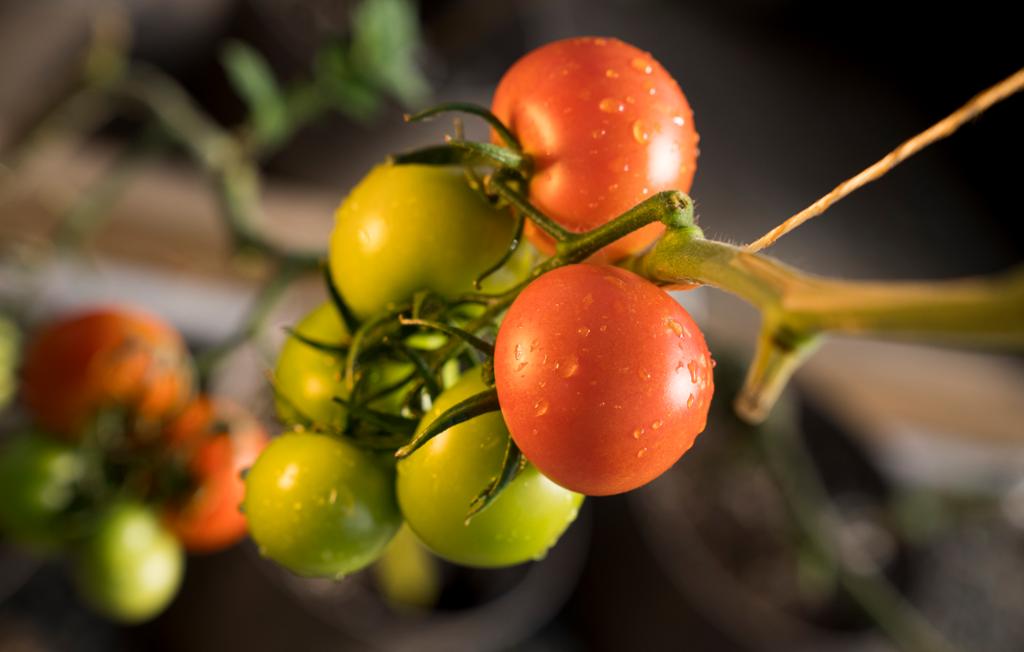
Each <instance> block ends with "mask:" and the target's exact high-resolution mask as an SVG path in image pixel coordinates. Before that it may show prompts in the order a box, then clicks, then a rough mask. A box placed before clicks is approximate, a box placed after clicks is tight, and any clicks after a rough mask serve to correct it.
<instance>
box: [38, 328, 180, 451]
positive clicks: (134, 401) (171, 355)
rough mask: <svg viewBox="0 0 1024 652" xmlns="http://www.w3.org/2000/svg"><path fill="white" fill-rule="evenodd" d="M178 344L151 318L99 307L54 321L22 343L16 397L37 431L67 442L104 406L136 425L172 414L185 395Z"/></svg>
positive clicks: (177, 339) (171, 331)
mask: <svg viewBox="0 0 1024 652" xmlns="http://www.w3.org/2000/svg"><path fill="white" fill-rule="evenodd" d="M192 387H193V372H192V365H191V362H190V358H189V354H188V351H187V350H186V348H185V343H184V341H183V340H182V338H181V335H180V334H178V332H177V331H175V330H174V329H173V328H172V327H171V326H170V325H168V324H166V323H165V322H163V321H162V320H161V319H159V318H157V317H154V316H152V315H149V314H146V313H141V312H137V311H135V310H126V309H121V308H102V309H96V310H91V311H89V312H85V313H80V314H77V315H74V316H72V317H67V318H64V319H61V320H59V321H57V322H55V323H52V324H50V325H49V326H46V327H45V328H43V329H42V330H40V331H39V332H38V333H37V334H36V335H35V337H34V338H33V339H32V340H31V341H30V343H29V345H28V349H27V351H26V354H25V361H24V365H23V367H22V398H23V400H24V402H25V405H26V406H27V407H28V409H29V411H30V412H31V413H32V415H33V416H34V417H35V419H36V421H37V422H38V423H39V425H41V426H42V427H43V428H45V429H47V430H50V431H53V432H55V433H58V434H61V435H64V436H65V437H68V438H71V439H77V438H79V437H81V435H82V430H83V428H84V427H86V426H87V425H88V423H89V421H90V420H91V419H92V418H94V417H95V416H96V414H97V413H98V412H99V411H100V410H102V409H105V408H124V409H127V410H128V411H129V413H130V415H131V416H132V417H133V418H135V419H136V420H137V421H138V422H142V423H154V422H157V421H159V420H161V419H163V418H166V417H168V416H171V415H173V414H175V413H176V412H178V411H179V410H180V409H181V408H182V407H183V406H184V405H185V403H186V402H187V401H188V399H189V397H190V396H191V393H192Z"/></svg>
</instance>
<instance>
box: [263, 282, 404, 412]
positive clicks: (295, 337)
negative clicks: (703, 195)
mask: <svg viewBox="0 0 1024 652" xmlns="http://www.w3.org/2000/svg"><path fill="white" fill-rule="evenodd" d="M350 340H351V336H350V334H349V332H348V329H347V328H346V327H345V324H344V322H343V321H342V320H341V317H340V316H339V315H338V311H337V309H335V307H334V305H333V304H332V303H331V302H329V301H328V302H325V303H323V304H321V305H320V306H319V307H317V308H315V309H314V310H313V311H312V312H310V313H309V314H308V315H306V316H305V317H304V318H303V319H302V321H300V322H299V324H298V325H297V326H296V327H295V330H294V333H293V334H292V335H290V336H289V337H288V339H287V340H286V341H285V343H284V346H282V347H281V353H280V354H279V355H278V358H277V366H276V368H275V370H274V384H275V391H276V394H277V396H276V400H275V403H276V405H277V415H278V417H279V418H280V419H281V421H283V422H284V423H286V424H304V423H305V421H307V420H310V421H312V424H307V425H311V426H312V427H313V428H314V429H319V428H323V429H326V430H329V431H330V430H333V431H340V430H344V429H345V426H346V424H347V422H348V419H347V410H346V409H345V406H344V405H342V404H341V403H338V402H337V401H335V400H334V399H335V398H336V397H337V398H342V399H346V398H348V396H349V390H348V387H346V385H345V383H344V378H343V375H344V368H345V355H344V351H343V348H344V347H345V346H347V345H348V344H349V342H350ZM321 345H323V346H321ZM411 371H412V365H410V364H408V363H406V362H399V361H397V360H393V359H388V358H382V359H380V360H377V361H375V362H374V363H373V364H370V365H364V367H363V369H362V370H361V372H362V374H363V375H365V376H366V378H365V387H366V390H367V391H369V392H372V391H374V390H378V389H383V388H385V387H387V386H390V385H393V384H395V383H398V382H400V381H401V379H402V378H404V377H406V376H408V375H409V373H410V372H411ZM401 398H402V395H401V392H400V390H396V391H394V392H391V393H388V394H385V395H384V396H382V397H380V398H378V399H376V400H374V401H370V403H369V404H368V406H369V407H372V408H375V409H380V410H384V411H388V412H394V411H397V410H398V408H399V406H400V403H401Z"/></svg>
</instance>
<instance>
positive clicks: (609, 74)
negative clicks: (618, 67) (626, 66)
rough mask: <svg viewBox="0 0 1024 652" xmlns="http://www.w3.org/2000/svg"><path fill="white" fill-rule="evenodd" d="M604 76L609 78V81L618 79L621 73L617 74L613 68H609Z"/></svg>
mask: <svg viewBox="0 0 1024 652" xmlns="http://www.w3.org/2000/svg"><path fill="white" fill-rule="evenodd" d="M604 76H605V77H607V78H608V79H618V78H619V73H618V72H616V71H615V70H614V69H613V68H609V69H608V70H605V71H604Z"/></svg>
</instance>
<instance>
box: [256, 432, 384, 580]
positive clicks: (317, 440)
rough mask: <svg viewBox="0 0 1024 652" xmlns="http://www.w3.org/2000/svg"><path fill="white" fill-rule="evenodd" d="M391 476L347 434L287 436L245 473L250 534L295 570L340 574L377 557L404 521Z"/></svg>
mask: <svg viewBox="0 0 1024 652" xmlns="http://www.w3.org/2000/svg"><path fill="white" fill-rule="evenodd" d="M394 477H395V476H394V471H392V470H391V469H388V468H386V466H385V465H383V464H381V463H380V462H379V461H378V460H377V459H376V457H375V456H374V455H373V454H372V453H368V452H365V451H363V450H362V449H360V448H357V447H356V446H355V445H353V444H351V443H349V442H347V441H344V440H342V439H337V438H334V437H329V436H327V435H319V434H309V433H289V434H286V435H283V436H281V437H278V438H277V439H275V440H274V441H272V442H271V443H270V446H268V447H267V448H266V449H265V450H264V451H263V453H262V454H261V455H260V457H259V459H258V460H256V463H255V464H254V465H253V467H252V469H250V470H249V473H248V475H247V476H246V479H245V487H246V492H245V514H246V518H247V520H248V522H249V532H250V534H251V535H252V538H253V539H254V540H255V541H256V544H257V545H258V546H259V549H260V553H261V554H262V555H264V556H266V557H269V558H270V559H273V560H274V561H276V562H278V563H279V564H281V565H283V566H285V567H286V568H288V569H289V570H291V571H292V572H294V573H297V574H299V575H305V576H316V577H342V576H344V575H347V574H348V573H352V572H354V571H357V570H359V569H361V568H363V567H364V566H366V565H368V564H370V563H371V562H373V561H374V560H376V559H377V558H378V557H379V556H380V555H381V553H382V552H383V551H384V548H385V547H386V546H387V544H388V542H389V541H390V540H391V538H392V537H393V536H394V535H395V532H397V531H398V527H399V526H400V525H401V524H402V517H401V514H399V512H398V506H397V505H396V504H395V487H394Z"/></svg>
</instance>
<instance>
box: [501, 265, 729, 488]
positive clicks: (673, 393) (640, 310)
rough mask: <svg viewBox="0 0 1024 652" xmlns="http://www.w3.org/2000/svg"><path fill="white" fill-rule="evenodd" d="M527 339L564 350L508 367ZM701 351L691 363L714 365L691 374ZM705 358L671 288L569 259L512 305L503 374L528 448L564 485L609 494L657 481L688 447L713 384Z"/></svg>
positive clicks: (510, 416)
mask: <svg viewBox="0 0 1024 652" xmlns="http://www.w3.org/2000/svg"><path fill="white" fill-rule="evenodd" d="M586 297H590V300H589V301H587V300H585V298H586ZM555 305H558V306H559V309H557V310H555V309H552V307H553V306H555ZM673 322H674V323H676V324H677V326H678V328H674V327H673V326H672V325H671V324H672V323H673ZM598 323H600V324H601V326H600V327H598V328H593V326H595V325H597V324H598ZM584 326H585V327H586V329H587V332H588V335H587V337H586V339H584V338H582V337H581V336H580V329H581V328H582V327H584ZM684 329H685V330H684ZM686 331H689V333H690V334H691V335H687V334H686ZM531 341H536V345H535V346H536V348H537V352H536V355H538V356H540V351H541V350H543V351H552V352H556V353H553V355H552V356H551V357H550V359H549V360H548V362H547V363H546V364H537V365H531V372H530V373H529V374H527V375H526V376H525V377H523V376H521V375H519V374H515V373H511V372H512V370H513V369H514V364H515V363H514V353H513V352H514V349H515V346H516V345H519V346H523V345H524V343H526V342H531ZM584 343H585V344H586V347H583V346H582V345H583V344H584ZM680 346H683V347H684V348H682V349H681V348H680ZM681 355H682V356H683V361H682V364H683V366H682V371H681V373H680V372H679V370H678V369H677V365H678V364H680V356H681ZM541 359H542V358H541V357H538V358H537V362H538V363H540V362H541ZM698 359H700V360H704V366H703V367H701V366H700V363H699V362H696V363H694V368H695V369H699V370H701V372H703V371H704V370H706V371H707V374H706V376H705V375H704V374H703V373H701V374H699V375H698V379H697V382H693V381H692V378H691V374H690V371H689V370H688V369H687V368H686V366H685V364H686V363H688V362H692V361H694V360H698ZM708 359H709V356H708V354H707V349H706V345H705V344H704V341H703V337H701V336H700V334H699V330H697V329H696V326H695V325H694V324H693V322H692V320H691V318H690V317H689V315H687V314H686V312H685V310H683V309H682V307H680V306H679V305H678V304H677V303H676V302H675V301H674V300H673V299H672V298H671V297H670V296H668V295H667V294H666V293H665V292H663V291H662V290H660V289H659V288H657V287H656V286H654V285H653V284H650V283H649V282H647V281H646V280H644V279H641V278H640V277H637V276H635V275H634V274H632V273H631V272H627V271H625V270H618V269H614V268H607V267H599V266H594V265H572V266H568V267H565V268H560V269H559V270H554V271H553V272H549V273H547V274H545V275H543V276H541V277H540V278H539V279H538V280H536V281H534V283H533V284H531V285H530V286H529V287H527V289H526V290H524V292H523V293H522V294H521V295H520V297H519V298H518V299H517V300H516V302H515V303H514V304H513V306H512V307H511V308H510V309H509V312H508V314H507V315H506V317H505V320H504V322H503V324H502V326H501V328H500V330H499V333H498V338H497V341H496V352H495V380H496V384H497V389H498V396H499V400H500V402H501V406H502V413H503V416H504V417H505V421H506V424H507V425H508V427H509V429H510V431H511V433H512V436H513V438H514V439H515V440H516V442H517V443H518V444H519V446H520V448H521V450H522V451H523V453H524V455H525V456H526V457H527V459H529V460H530V461H532V462H533V463H534V464H535V465H536V466H537V467H538V468H539V469H540V470H541V471H542V472H543V473H545V474H546V475H548V476H549V477H550V478H552V479H553V480H554V481H555V482H557V483H559V484H561V485H563V486H565V487H568V488H571V489H574V490H576V491H580V492H582V493H588V494H591V495H606V494H611V493H620V492H622V491H628V490H630V489H633V488H635V487H638V486H640V485H642V484H645V483H646V482H649V481H650V480H652V479H653V478H654V477H657V475H660V473H662V472H663V471H664V470H666V469H667V468H668V467H669V466H671V465H672V464H673V463H674V462H675V461H676V460H677V459H678V457H679V456H681V455H682V454H683V453H684V452H685V451H686V450H688V449H689V448H690V446H691V445H692V442H693V439H694V438H695V437H696V436H697V434H699V432H700V431H701V430H702V429H703V423H704V420H705V418H706V414H705V413H706V409H705V406H706V405H707V400H705V398H707V399H710V395H711V391H712V386H711V382H710V380H711V378H710V363H709V362H708ZM568 370H572V373H571V374H569V373H568ZM580 397H585V398H584V399H582V400H581V398H580ZM698 398H699V399H700V402H698V400H697V399H698ZM638 440H641V441H643V443H644V446H643V448H644V449H645V453H644V455H643V456H642V458H643V461H642V463H640V462H638V458H637V457H636V452H637V450H638V449H637V447H636V442H637V441H638ZM567 460H569V461H571V462H568V463H567Z"/></svg>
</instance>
